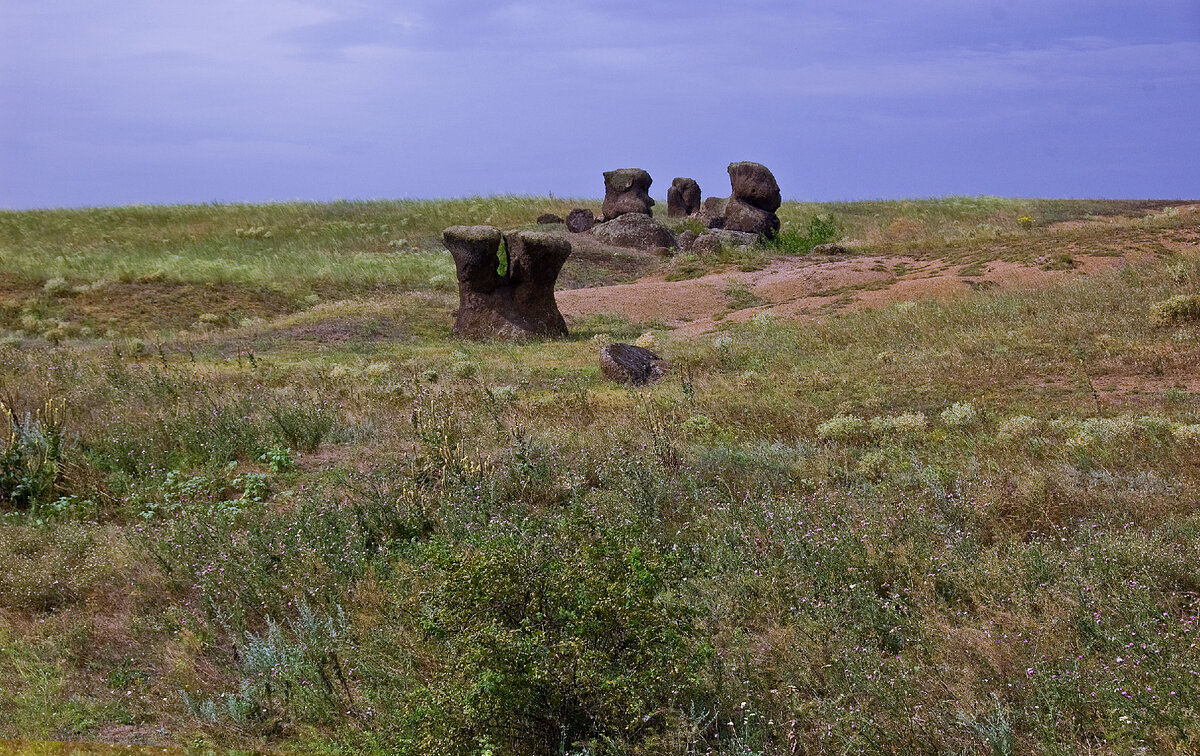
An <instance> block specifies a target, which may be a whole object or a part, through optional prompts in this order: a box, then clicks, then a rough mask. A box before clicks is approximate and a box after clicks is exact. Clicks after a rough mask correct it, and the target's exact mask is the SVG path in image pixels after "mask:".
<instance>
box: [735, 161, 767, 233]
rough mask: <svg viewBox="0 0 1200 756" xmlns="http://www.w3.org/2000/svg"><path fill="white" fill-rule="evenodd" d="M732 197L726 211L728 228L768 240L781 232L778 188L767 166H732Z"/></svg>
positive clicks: (747, 164) (755, 164)
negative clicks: (777, 211) (778, 213)
mask: <svg viewBox="0 0 1200 756" xmlns="http://www.w3.org/2000/svg"><path fill="white" fill-rule="evenodd" d="M729 182H730V184H731V185H732V188H733V195H732V196H731V197H730V198H729V204H728V205H726V207H725V228H727V229H729V230H730V231H745V232H746V233H750V234H759V235H761V236H766V237H768V238H770V237H773V236H775V234H776V233H777V232H778V231H779V216H777V215H776V214H775V211H776V210H778V209H779V205H780V204H781V199H780V195H779V184H778V183H776V182H775V177H774V176H773V175H772V174H771V171H769V170H767V168H766V166H763V165H759V164H758V163H750V162H742V163H730V164H729Z"/></svg>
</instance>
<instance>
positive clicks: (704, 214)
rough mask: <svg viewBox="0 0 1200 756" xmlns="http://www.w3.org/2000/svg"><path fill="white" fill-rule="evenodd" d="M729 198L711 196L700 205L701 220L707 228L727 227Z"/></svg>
mask: <svg viewBox="0 0 1200 756" xmlns="http://www.w3.org/2000/svg"><path fill="white" fill-rule="evenodd" d="M728 204H729V200H728V199H726V198H725V197H709V198H708V199H706V200H704V204H703V205H701V207H700V220H702V221H703V222H704V225H705V226H706V227H707V228H724V227H725V206H726V205H728Z"/></svg>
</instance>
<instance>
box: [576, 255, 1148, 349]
mask: <svg viewBox="0 0 1200 756" xmlns="http://www.w3.org/2000/svg"><path fill="white" fill-rule="evenodd" d="M1141 256H1142V255H1141V254H1139V253H1138V252H1137V251H1136V250H1131V253H1130V255H1129V256H1128V257H1115V256H1090V255H1076V256H1075V261H1076V264H1077V265H1076V267H1075V268H1073V269H1071V270H1043V269H1042V268H1041V267H1040V266H1038V265H1029V264H1023V263H1014V262H1005V261H1000V260H997V261H993V262H990V263H987V264H985V265H984V266H983V269H982V271H981V272H979V274H978V275H972V276H963V275H961V274H960V271H962V266H959V265H953V264H947V263H946V262H945V261H942V260H936V259H935V260H918V259H916V258H913V257H904V256H897V257H875V256H871V257H852V258H848V259H841V260H814V259H811V258H785V259H780V260H777V261H775V262H774V263H772V264H771V265H770V266H768V267H767V268H765V269H763V270H759V271H754V272H750V273H743V272H739V271H736V270H732V271H724V272H720V273H712V274H709V275H705V276H702V277H700V278H695V279H692V280H689V281H665V280H662V278H661V277H648V278H645V279H642V280H639V281H637V282H635V283H630V284H622V285H618V286H604V287H598V288H591V289H573V290H569V291H560V292H558V293H557V295H556V296H557V299H558V305H559V308H560V309H561V310H562V312H563V314H564V315H566V316H567V317H568V318H572V317H579V316H584V315H593V314H599V313H610V314H617V313H619V314H622V315H624V316H626V317H628V318H629V319H630V320H631V321H633V322H635V323H655V324H661V325H662V326H664V327H667V328H671V329H674V330H675V332H676V333H677V334H680V335H699V334H703V333H706V332H709V331H712V330H714V329H715V328H717V327H718V326H719V325H720V323H721V322H723V321H726V320H730V321H741V320H746V319H748V318H751V317H753V316H754V315H755V314H757V313H759V312H764V311H766V312H771V313H772V314H774V315H776V316H777V317H783V318H791V319H795V320H802V319H804V318H806V317H812V316H814V315H816V314H819V313H822V312H827V311H829V310H830V309H843V308H856V307H884V306H886V305H887V304H889V303H891V302H895V301H903V300H911V299H927V298H945V297H951V296H958V295H962V294H965V293H967V292H969V291H971V290H972V289H973V288H978V287H980V286H984V287H989V288H991V287H1005V288H1012V287H1020V286H1038V285H1045V284H1047V283H1050V282H1053V281H1057V280H1061V279H1063V278H1067V277H1070V276H1078V275H1087V274H1091V273H1096V272H1099V271H1102V270H1109V269H1112V268H1115V267H1118V266H1121V265H1125V264H1128V263H1129V262H1130V261H1131V260H1132V259H1136V258H1138V257H1141ZM897 272H899V275H897ZM971 272H976V271H971ZM743 289H744V291H745V292H749V294H751V295H753V297H754V298H756V299H757V300H761V304H757V305H754V306H750V307H743V308H741V309H732V308H734V307H737V301H738V299H739V298H741V299H742V301H743V303H744V301H745V300H744V294H742V290H743ZM739 295H741V297H739Z"/></svg>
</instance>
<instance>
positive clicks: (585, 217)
mask: <svg viewBox="0 0 1200 756" xmlns="http://www.w3.org/2000/svg"><path fill="white" fill-rule="evenodd" d="M594 225H596V215H595V214H594V213H593V212H592V211H591V210H588V209H587V208H583V207H577V208H575V209H574V210H572V211H571V212H569V213H567V230H568V231H570V232H571V233H573V234H582V233H583V232H584V231H589V230H591V228H592V226H594Z"/></svg>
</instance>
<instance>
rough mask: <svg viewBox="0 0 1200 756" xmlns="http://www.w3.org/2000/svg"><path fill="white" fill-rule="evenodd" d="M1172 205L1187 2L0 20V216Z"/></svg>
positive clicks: (167, 7) (27, 6) (442, 1)
mask: <svg viewBox="0 0 1200 756" xmlns="http://www.w3.org/2000/svg"><path fill="white" fill-rule="evenodd" d="M734 160H756V161H759V162H762V163H765V164H766V165H767V166H769V167H770V168H771V169H772V170H773V171H774V172H775V175H776V177H777V178H778V179H779V183H780V185H781V186H782V188H783V193H784V196H785V197H790V198H794V199H806V200H831V199H872V198H891V197H926V196H940V195H947V194H995V195H1005V196H1024V197H1034V196H1037V197H1155V198H1197V197H1200V0H1123V1H1121V2H1115V1H1110V0H1005V1H1003V2H988V1H986V0H975V1H971V0H909V1H908V2H903V3H881V2H877V1H876V0H823V1H822V2H811V1H810V0H688V1H687V2H685V1H684V0H663V1H662V2H645V1H643V2H631V1H630V0H608V1H607V2H583V1H581V0H530V1H529V2H511V3H505V2H495V3H484V2H477V1H475V0H395V1H393V2H385V1H384V0H346V1H343V2H309V1H307V0H202V1H200V2H197V1H196V0H122V2H101V1H100V0H0V207H8V208H28V207H58V206H78V205H113V204H127V203H136V202H145V203H172V202H211V201H222V202H241V201H246V202H260V201H269V200H289V199H311V200H329V199H337V198H345V199H360V198H362V199H371V198H403V197H411V198H423V197H447V196H463V195H471V194H494V193H518V194H546V193H550V192H552V193H554V194H555V195H558V196H589V197H596V196H599V195H601V194H603V186H602V179H601V177H600V174H601V172H602V171H604V170H607V169H611V168H622V167H634V166H636V167H641V168H645V169H646V170H648V171H650V173H651V175H652V176H654V178H655V183H654V187H653V189H652V194H655V195H656V196H660V197H661V196H663V195H665V193H666V188H667V186H669V185H670V182H671V178H672V177H674V176H692V177H694V178H696V179H697V180H698V181H699V182H700V186H701V189H702V190H703V191H704V193H705V195H708V194H727V193H728V191H729V180H728V177H727V176H726V174H725V166H726V165H727V164H728V163H729V162H730V161H734Z"/></svg>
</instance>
